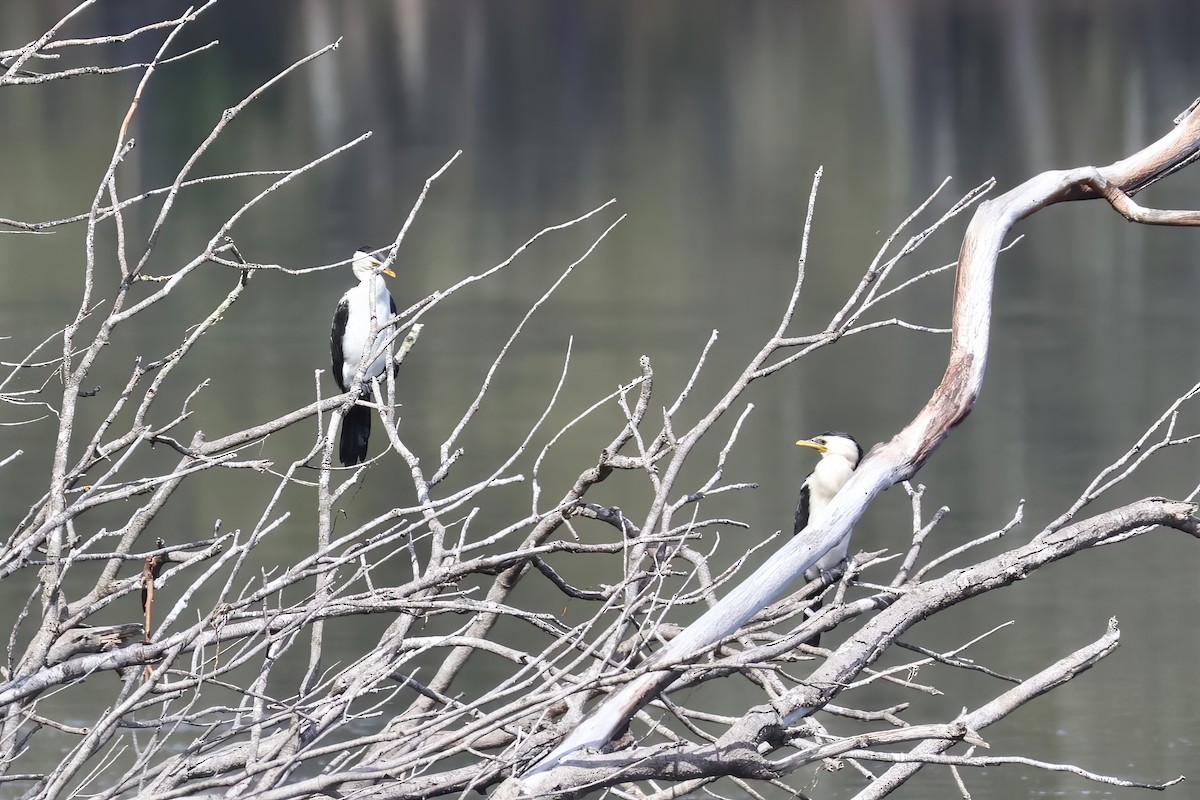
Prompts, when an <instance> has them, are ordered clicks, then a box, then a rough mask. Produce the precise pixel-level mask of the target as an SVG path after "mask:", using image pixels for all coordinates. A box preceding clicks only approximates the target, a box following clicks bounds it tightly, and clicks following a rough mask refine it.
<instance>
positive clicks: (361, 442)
mask: <svg viewBox="0 0 1200 800" xmlns="http://www.w3.org/2000/svg"><path fill="white" fill-rule="evenodd" d="M369 438H371V409H369V408H367V407H366V406H359V405H355V406H351V407H350V410H349V411H347V412H346V416H345V418H344V419H343V420H342V438H341V440H340V441H339V443H338V457H339V458H340V459H341V460H342V466H344V467H353V466H354V465H355V464H361V463H362V462H364V461H366V460H367V440H368V439H369Z"/></svg>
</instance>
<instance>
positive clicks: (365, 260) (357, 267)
mask: <svg viewBox="0 0 1200 800" xmlns="http://www.w3.org/2000/svg"><path fill="white" fill-rule="evenodd" d="M376 250H377V248H374V247H367V246H366V245H363V246H362V247H360V248H358V250H357V251H356V252H355V253H354V260H353V261H352V262H351V268H352V269H353V270H354V277H356V278H358V279H359V280H360V281H365V280H366V279H367V278H369V277H371V274H372V273H378V274H381V275H387V276H388V277H389V278H394V277H396V273H394V272H392V270H391V269H383V262H382V261H380V260H379V258H378V257H376V255H375V252H376Z"/></svg>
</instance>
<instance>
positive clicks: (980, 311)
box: [497, 104, 1200, 796]
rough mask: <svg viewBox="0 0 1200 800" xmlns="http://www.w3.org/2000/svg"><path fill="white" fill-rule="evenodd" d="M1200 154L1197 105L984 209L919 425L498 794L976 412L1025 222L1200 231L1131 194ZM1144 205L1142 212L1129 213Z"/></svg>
mask: <svg viewBox="0 0 1200 800" xmlns="http://www.w3.org/2000/svg"><path fill="white" fill-rule="evenodd" d="M1197 153H1200V107H1197V106H1196V105H1195V104H1194V105H1193V107H1192V108H1191V109H1189V111H1188V112H1187V113H1185V114H1184V115H1182V116H1181V117H1180V118H1179V119H1178V124H1177V126H1176V127H1175V128H1174V129H1173V130H1172V131H1170V132H1169V133H1168V134H1166V135H1165V136H1163V137H1162V138H1161V139H1159V140H1158V141H1156V142H1154V143H1153V144H1151V145H1149V146H1148V147H1146V148H1144V149H1142V150H1140V151H1139V152H1137V153H1135V154H1133V155H1132V156H1130V157H1128V158H1126V159H1123V160H1121V161H1118V162H1116V163H1114V164H1110V165H1109V166H1107V167H1100V168H1095V167H1080V168H1077V169H1072V170H1055V171H1050V172H1044V173H1041V174H1040V175H1037V176H1034V177H1033V178H1031V179H1029V180H1028V181H1026V182H1025V183H1023V184H1021V185H1020V186H1017V187H1016V188H1014V189H1011V190H1010V191H1008V192H1006V193H1004V194H1003V195H1001V196H1000V197H997V198H996V199H994V200H989V201H986V202H984V203H982V204H981V205H980V206H979V207H978V208H977V209H976V211H975V215H974V217H973V218H972V220H971V223H970V225H969V226H968V228H967V231H966V234H965V235H964V237H963V243H962V248H961V251H960V254H959V268H958V273H957V278H956V281H955V286H954V304H953V332H952V334H951V341H950V357H949V360H948V363H947V366H946V371H945V374H944V375H943V377H942V380H941V382H940V383H939V384H938V385H937V387H936V388H935V389H934V390H933V393H932V395H931V396H930V398H929V401H928V402H927V403H926V405H925V407H924V408H923V409H921V411H920V412H919V413H918V414H917V416H916V418H915V419H913V421H912V422H911V423H909V424H908V426H907V427H905V428H904V429H903V430H902V431H900V432H899V433H898V434H896V436H895V437H894V438H892V440H891V441H889V442H886V443H884V444H881V445H877V446H876V447H874V448H873V449H872V450H871V452H870V453H868V454H867V456H866V458H865V459H864V460H863V463H862V464H861V465H860V466H859V468H858V470H857V471H855V473H854V475H853V476H852V477H851V479H850V481H849V482H848V483H847V484H846V486H845V487H844V488H843V489H842V491H841V492H840V493H839V494H838V496H837V497H836V498H835V499H834V500H833V502H832V503H830V505H829V506H828V507H827V508H826V510H825V512H824V514H822V515H821V516H819V517H817V518H814V519H813V520H812V521H811V522H810V524H809V526H808V528H807V529H805V531H804V532H803V533H802V534H801V535H798V536H796V537H794V538H793V539H792V540H791V541H790V542H788V543H787V544H786V545H784V547H782V548H781V549H780V550H779V552H777V553H776V554H775V555H774V556H773V557H772V558H771V559H770V560H769V561H768V562H767V563H765V564H764V565H763V566H762V567H760V568H759V569H758V570H756V571H755V572H754V573H753V574H752V575H750V576H749V577H747V578H746V579H744V580H743V581H742V582H741V583H740V584H739V585H738V586H736V587H735V588H734V589H733V590H732V591H730V592H729V594H728V595H726V596H725V597H724V598H723V599H722V600H721V601H720V602H719V603H718V604H717V605H715V606H713V607H712V608H711V609H710V610H709V611H708V612H707V613H705V614H704V615H703V616H701V617H700V619H698V620H696V622H694V623H693V624H691V625H690V626H688V628H687V629H685V630H684V631H683V633H681V634H680V635H679V636H677V637H676V638H675V639H674V640H672V641H671V642H670V643H669V644H668V645H667V646H666V647H664V648H663V650H662V651H660V653H659V654H658V655H657V657H656V658H655V659H653V661H652V662H650V666H651V667H655V666H661V667H662V669H659V670H655V671H652V672H648V673H647V674H645V675H643V676H642V677H640V678H638V679H636V680H634V681H632V682H630V683H629V684H628V685H626V686H625V687H624V688H623V689H621V690H620V691H618V692H616V693H614V694H613V695H611V696H610V697H609V698H608V699H607V700H605V701H604V702H603V703H601V704H600V705H599V706H598V707H597V708H596V709H595V710H594V711H593V712H592V713H591V714H590V715H589V716H587V717H586V718H585V719H584V720H583V721H582V722H581V723H580V724H579V725H577V726H576V727H575V729H574V730H572V731H571V732H570V733H569V734H568V735H567V737H566V738H565V739H564V740H563V741H562V742H561V743H560V744H559V745H558V746H557V747H555V748H554V749H553V750H552V751H551V752H550V753H549V754H548V755H546V756H545V757H544V758H543V759H542V760H541V761H539V762H538V763H536V764H535V765H534V766H533V767H532V768H531V769H530V770H529V771H528V772H526V774H525V775H524V776H522V778H520V779H518V780H517V781H516V782H515V783H510V784H508V785H506V786H504V787H503V789H502V792H501V793H500V794H499V795H497V796H511V795H512V793H513V792H516V793H518V794H519V795H521V796H534V795H540V794H545V793H546V792H547V791H548V789H549V787H552V786H554V785H555V784H556V780H555V776H554V774H553V772H554V768H555V767H556V766H557V765H558V764H559V763H560V762H561V761H562V760H563V759H564V758H566V757H567V756H569V755H570V754H571V753H574V752H576V751H578V750H581V749H583V748H595V747H600V746H602V745H604V744H605V743H606V742H608V740H609V739H610V738H611V737H612V736H613V734H614V733H615V732H616V731H617V730H619V729H620V728H621V727H622V726H623V725H625V724H626V722H627V721H628V720H629V719H630V718H631V717H632V716H633V714H634V713H636V711H637V710H638V709H639V708H641V707H642V706H643V705H645V704H646V703H647V702H649V701H650V699H652V698H653V697H654V696H655V695H656V694H657V693H658V692H659V691H661V690H662V689H663V688H664V687H666V686H667V685H668V684H669V683H670V682H671V681H672V680H674V678H675V677H676V676H677V675H678V674H679V669H678V667H679V665H682V664H686V663H688V661H689V660H690V659H692V658H694V657H695V655H696V654H697V653H698V652H700V651H702V650H703V649H704V648H705V647H707V646H709V645H711V644H712V643H714V642H716V641H718V640H720V639H721V638H722V637H724V636H727V635H728V634H730V633H732V632H733V631H735V630H736V629H737V628H738V626H740V625H741V624H742V623H744V622H745V621H746V620H748V619H749V618H750V617H751V616H752V615H753V614H754V613H755V612H757V611H758V610H759V609H760V608H762V607H764V606H766V605H767V604H768V603H770V602H771V601H772V600H774V599H775V598H777V597H778V596H779V595H780V593H781V592H782V591H783V589H784V588H785V587H786V586H787V585H788V584H789V583H791V582H792V580H794V579H795V577H796V576H798V575H800V574H802V573H803V572H804V570H806V569H808V568H809V567H811V566H812V565H813V564H814V563H815V562H816V561H817V559H818V558H820V556H821V555H822V554H823V553H825V552H826V551H827V550H829V549H830V548H831V547H832V546H833V545H834V544H835V543H836V542H837V541H838V540H839V539H841V538H842V537H843V536H844V535H846V534H847V532H849V530H850V529H851V528H852V527H853V526H854V524H855V523H856V522H857V521H858V519H859V518H860V517H861V516H862V514H863V512H864V511H865V510H866V507H867V505H868V504H869V503H870V502H871V501H872V500H873V499H874V498H875V497H876V496H877V495H878V494H879V493H880V492H882V491H883V490H885V489H887V488H888V487H889V486H891V485H892V484H894V483H896V482H898V481H902V480H907V479H909V478H911V477H912V476H913V475H914V474H915V473H916V472H917V470H919V469H920V468H921V466H922V465H923V464H924V463H925V461H926V460H928V458H929V457H930V456H931V455H932V454H933V452H934V451H935V450H936V449H937V448H938V446H940V445H941V443H942V442H943V441H945V439H946V437H947V436H949V434H950V431H951V430H953V428H954V427H955V426H956V425H958V424H959V423H960V422H962V421H963V419H965V418H966V416H967V414H969V413H970V411H971V409H972V407H973V406H974V404H975V400H976V398H977V397H978V395H979V392H980V390H981V388H982V386H983V376H984V372H985V370H986V366H987V354H988V338H989V334H990V330H991V314H992V293H993V292H992V290H993V286H994V282H995V272H996V262H997V259H998V257H999V254H1000V250H1001V247H1002V246H1003V244H1004V240H1005V238H1006V237H1007V236H1008V234H1009V232H1010V231H1011V230H1012V228H1013V226H1014V225H1015V224H1016V223H1017V222H1019V221H1020V220H1021V219H1023V218H1025V217H1027V216H1029V215H1030V214H1033V213H1035V212H1037V211H1038V210H1040V209H1043V208H1045V207H1047V206H1050V205H1053V204H1054V203H1058V202H1062V201H1065V200H1084V199H1096V198H1100V197H1104V198H1106V199H1108V200H1109V201H1110V202H1111V203H1112V204H1113V205H1114V207H1116V208H1117V210H1118V211H1120V212H1121V213H1123V214H1124V215H1125V216H1126V217H1127V218H1129V219H1132V220H1135V221H1147V222H1156V223H1160V224H1176V225H1179V224H1182V225H1196V224H1200V215H1197V214H1195V213H1192V212H1154V211H1147V210H1145V209H1140V207H1138V206H1136V204H1133V203H1132V201H1129V199H1128V198H1129V196H1130V195H1132V194H1133V193H1135V192H1136V191H1138V190H1140V189H1141V188H1143V187H1145V186H1147V185H1149V184H1150V183H1152V182H1154V181H1155V180H1157V179H1159V178H1160V177H1163V176H1165V175H1167V174H1169V173H1171V172H1172V171H1174V170H1175V169H1177V168H1179V166H1180V165H1182V164H1185V163H1187V162H1188V161H1189V160H1190V159H1192V158H1194V157H1195V156H1196V154H1197ZM1131 209H1139V210H1140V211H1141V212H1142V217H1141V218H1139V217H1138V215H1137V214H1135V213H1131Z"/></svg>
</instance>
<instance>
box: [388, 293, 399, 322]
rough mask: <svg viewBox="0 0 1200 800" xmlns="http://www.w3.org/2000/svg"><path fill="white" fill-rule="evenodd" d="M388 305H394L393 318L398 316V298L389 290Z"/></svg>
mask: <svg viewBox="0 0 1200 800" xmlns="http://www.w3.org/2000/svg"><path fill="white" fill-rule="evenodd" d="M388 305H390V306H391V307H392V319H395V318H396V313H397V312H396V298H394V297H392V293H391V292H388Z"/></svg>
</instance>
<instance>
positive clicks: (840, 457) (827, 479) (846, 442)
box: [792, 431, 863, 581]
mask: <svg viewBox="0 0 1200 800" xmlns="http://www.w3.org/2000/svg"><path fill="white" fill-rule="evenodd" d="M796 444H798V445H799V446H801V447H811V448H812V449H814V450H816V451H817V452H819V453H820V454H821V460H820V461H818V462H817V466H816V467H815V468H814V469H813V471H812V473H811V474H810V475H809V476H808V477H807V478H805V480H804V484H803V485H802V486H801V487H800V503H799V504H798V505H797V506H796V526H795V528H794V529H793V531H792V533H793V534H797V533H800V531H802V530H804V529H805V528H806V527H808V521H809V520H810V519H811V518H812V517H814V516H815V515H816V514H817V513H818V512H819V511H820V510H821V509H823V508H825V506H827V505H829V502H830V501H831V500H833V496H834V495H835V494H837V493H838V491H839V490H840V489H841V488H842V487H843V486H845V484H846V481H848V480H850V473H852V472H854V469H855V467H857V466H858V462H859V461H861V460H862V456H863V451H862V447H861V446H860V445H859V443H858V442H857V441H856V440H855V439H854V437H853V436H851V435H850V434H848V433H841V432H838V431H828V432H826V433H822V434H821V435H820V436H814V437H813V438H812V439H801V440H800V441H798V442H796ZM849 548H850V534H849V533H847V534H846V537H845V538H844V539H842V540H841V541H840V542H838V543H837V544H836V545H834V546H833V547H832V548H830V549H829V550H828V551H827V552H826V553H825V555H823V556H821V558H820V560H818V561H817V563H815V564H813V565H812V566H811V567H809V568H808V569H807V570H805V571H804V577H805V578H806V579H808V580H810V581H811V580H815V579H816V578H818V577H819V576H820V575H821V573H822V572H829V571H830V570H832V569H833V568H834V567H836V566H837V565H838V564H840V563H842V561H843V560H844V559H845V558H846V551H847V550H848V549H849Z"/></svg>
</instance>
